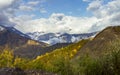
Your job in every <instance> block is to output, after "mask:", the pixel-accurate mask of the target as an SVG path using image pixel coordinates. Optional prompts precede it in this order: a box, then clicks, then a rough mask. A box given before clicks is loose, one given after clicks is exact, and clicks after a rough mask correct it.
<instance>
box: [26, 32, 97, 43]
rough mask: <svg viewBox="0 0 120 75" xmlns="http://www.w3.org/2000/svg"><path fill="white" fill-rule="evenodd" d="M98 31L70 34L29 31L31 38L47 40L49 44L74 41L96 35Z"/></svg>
mask: <svg viewBox="0 0 120 75" xmlns="http://www.w3.org/2000/svg"><path fill="white" fill-rule="evenodd" d="M97 33H98V32H93V33H83V34H69V33H47V34H46V33H44V32H34V33H27V35H28V36H29V37H31V39H34V40H37V41H42V42H46V43H48V44H51V45H53V44H56V43H74V42H78V41H80V40H82V39H87V38H90V37H94V36H95V35H96V34H97Z"/></svg>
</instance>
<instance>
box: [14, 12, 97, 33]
mask: <svg viewBox="0 0 120 75" xmlns="http://www.w3.org/2000/svg"><path fill="white" fill-rule="evenodd" d="M19 20H21V19H19ZM97 21H98V20H97V18H95V17H91V18H87V17H84V18H82V17H73V16H66V15H64V14H62V13H53V14H52V15H51V16H50V17H49V18H47V19H46V18H40V19H35V20H32V19H31V20H25V21H20V22H19V23H18V25H16V28H17V29H19V30H21V31H23V32H24V33H27V32H36V31H39V32H42V31H44V32H45V33H50V32H53V33H57V32H61V33H66V32H67V33H84V32H88V30H89V28H90V27H92V24H94V23H96V22H97ZM22 27H23V28H22Z"/></svg>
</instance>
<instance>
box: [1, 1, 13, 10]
mask: <svg viewBox="0 0 120 75" xmlns="http://www.w3.org/2000/svg"><path fill="white" fill-rule="evenodd" d="M13 2H14V0H0V9H2V8H5V7H8V6H9V5H11V4H12V3H13Z"/></svg>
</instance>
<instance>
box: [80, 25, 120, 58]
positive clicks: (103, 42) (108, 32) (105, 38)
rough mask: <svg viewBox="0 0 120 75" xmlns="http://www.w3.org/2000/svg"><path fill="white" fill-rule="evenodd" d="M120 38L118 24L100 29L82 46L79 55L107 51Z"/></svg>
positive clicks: (95, 54) (98, 53)
mask: <svg viewBox="0 0 120 75" xmlns="http://www.w3.org/2000/svg"><path fill="white" fill-rule="evenodd" d="M119 40H120V26H114V27H113V26H110V27H107V28H106V29H104V30H103V31H101V32H100V33H99V34H98V35H97V36H96V37H95V38H94V39H93V40H91V41H90V42H88V43H87V44H86V45H85V46H83V47H82V48H81V50H80V52H79V53H78V54H79V55H81V54H84V53H88V54H91V55H93V56H98V55H101V54H104V53H107V52H108V51H109V50H110V49H111V47H112V46H113V45H114V43H117V42H119Z"/></svg>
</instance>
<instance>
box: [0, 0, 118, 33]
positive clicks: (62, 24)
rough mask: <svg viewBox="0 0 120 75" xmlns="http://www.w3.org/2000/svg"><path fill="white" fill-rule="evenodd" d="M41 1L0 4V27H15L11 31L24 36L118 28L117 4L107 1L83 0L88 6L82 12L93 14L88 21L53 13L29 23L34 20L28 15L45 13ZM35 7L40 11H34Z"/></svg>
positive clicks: (0, 0)
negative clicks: (32, 33)
mask: <svg viewBox="0 0 120 75" xmlns="http://www.w3.org/2000/svg"><path fill="white" fill-rule="evenodd" d="M45 1H46V0H35V1H34V0H29V1H27V2H25V1H24V0H0V11H1V13H0V24H3V25H15V28H17V29H19V30H21V31H22V32H24V33H27V32H36V31H39V32H43V31H44V32H46V33H50V32H55V33H57V32H62V33H66V32H67V33H85V32H94V31H99V30H102V29H103V28H105V27H107V26H110V25H112V26H114V25H120V18H119V16H120V0H110V1H109V2H104V1H105V0H83V1H84V2H88V7H87V8H86V10H87V11H89V12H92V13H93V16H91V17H74V16H68V15H65V14H63V13H53V14H51V15H50V16H49V17H48V18H37V19H33V17H35V16H37V14H35V13H32V11H33V10H38V11H39V12H40V13H41V14H43V13H47V12H48V11H47V10H46V9H45V8H44V7H43V6H41V5H42V4H41V3H44V2H45ZM38 5H40V7H37V6H38ZM21 13H22V14H21ZM25 13H26V14H28V13H29V14H28V15H26V14H25ZM70 13H71V12H70ZM70 13H69V14H70Z"/></svg>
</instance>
